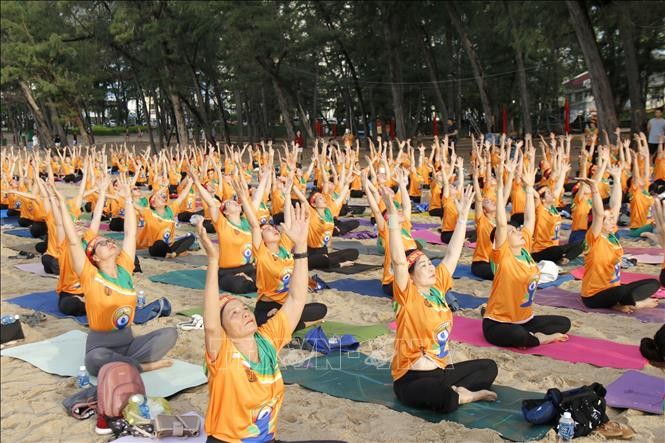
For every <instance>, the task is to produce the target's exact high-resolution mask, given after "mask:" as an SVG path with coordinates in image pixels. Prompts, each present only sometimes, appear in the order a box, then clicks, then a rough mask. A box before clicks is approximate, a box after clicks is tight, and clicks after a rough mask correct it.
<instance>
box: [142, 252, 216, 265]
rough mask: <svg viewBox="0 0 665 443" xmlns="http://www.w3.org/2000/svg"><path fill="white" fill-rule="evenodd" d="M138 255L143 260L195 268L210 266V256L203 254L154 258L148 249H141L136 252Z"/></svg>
mask: <svg viewBox="0 0 665 443" xmlns="http://www.w3.org/2000/svg"><path fill="white" fill-rule="evenodd" d="M136 255H138V256H139V257H141V258H149V259H151V260H159V261H165V262H173V263H181V264H183V265H190V266H194V267H199V266H206V265H207V264H208V256H206V255H201V254H187V255H185V256H181V255H179V256H177V257H174V258H166V257H152V256H151V255H150V252H149V251H148V250H147V249H140V250H138V251H136Z"/></svg>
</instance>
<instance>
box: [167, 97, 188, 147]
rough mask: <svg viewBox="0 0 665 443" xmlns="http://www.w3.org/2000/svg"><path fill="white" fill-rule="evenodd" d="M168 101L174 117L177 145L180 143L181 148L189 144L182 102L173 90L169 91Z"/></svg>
mask: <svg viewBox="0 0 665 443" xmlns="http://www.w3.org/2000/svg"><path fill="white" fill-rule="evenodd" d="M169 100H170V102H171V106H172V107H173V113H174V115H175V123H176V130H177V131H178V132H177V136H178V143H180V146H181V147H185V146H187V143H189V132H188V131H187V123H186V121H185V111H184V109H182V101H181V100H180V97H179V96H178V93H177V92H176V91H175V90H174V89H171V90H170V91H169Z"/></svg>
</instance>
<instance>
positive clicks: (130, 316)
mask: <svg viewBox="0 0 665 443" xmlns="http://www.w3.org/2000/svg"><path fill="white" fill-rule="evenodd" d="M116 266H117V269H118V277H117V278H113V277H111V276H109V275H105V274H104V273H103V272H101V271H100V270H99V269H97V268H96V267H95V266H94V265H93V264H92V263H90V260H87V259H86V261H85V264H84V265H83V272H81V275H80V276H79V277H80V281H81V288H82V289H83V293H84V294H85V310H86V314H87V315H88V322H89V323H90V329H91V330H93V331H114V330H116V329H124V328H126V327H127V326H130V325H131V324H132V322H133V321H134V311H135V309H136V291H135V290H134V282H133V281H132V272H134V260H132V259H131V258H129V256H128V255H127V254H126V253H125V251H121V252H120V255H119V256H118V258H117V260H116Z"/></svg>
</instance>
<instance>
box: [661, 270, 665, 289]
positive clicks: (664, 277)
mask: <svg viewBox="0 0 665 443" xmlns="http://www.w3.org/2000/svg"><path fill="white" fill-rule="evenodd" d="M660 285H661V286H665V268H663V269H661V270H660Z"/></svg>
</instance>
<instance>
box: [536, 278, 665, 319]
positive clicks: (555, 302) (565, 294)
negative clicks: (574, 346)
mask: <svg viewBox="0 0 665 443" xmlns="http://www.w3.org/2000/svg"><path fill="white" fill-rule="evenodd" d="M535 302H536V304H539V305H541V306H554V307H557V308H569V309H577V310H578V311H583V312H595V313H598V314H613V315H621V316H624V317H633V318H636V319H638V320H640V321H641V322H643V323H647V322H650V323H664V322H665V304H663V303H661V304H660V305H659V306H658V307H657V308H649V309H638V310H637V311H635V312H634V313H633V314H625V313H623V312H619V311H615V310H613V309H592V308H588V307H586V306H585V305H584V303H582V300H581V297H580V295H579V294H577V293H575V292H571V291H566V290H565V289H561V288H556V287H549V288H545V289H540V290H538V292H537V293H536V298H535Z"/></svg>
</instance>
